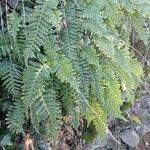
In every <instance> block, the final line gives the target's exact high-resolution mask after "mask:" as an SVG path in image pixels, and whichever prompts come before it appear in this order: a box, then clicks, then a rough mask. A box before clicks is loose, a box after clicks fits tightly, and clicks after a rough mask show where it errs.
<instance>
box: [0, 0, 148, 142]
mask: <svg viewBox="0 0 150 150" xmlns="http://www.w3.org/2000/svg"><path fill="white" fill-rule="evenodd" d="M7 7H8V6H7ZM7 7H6V5H1V10H0V13H1V33H0V77H1V78H0V82H1V100H0V107H1V109H2V110H3V112H5V113H6V114H7V115H6V122H7V128H9V129H10V131H12V132H13V133H16V134H20V133H22V134H25V132H26V131H30V132H36V133H37V134H41V135H43V137H45V136H48V137H50V138H51V139H53V140H55V139H56V138H57V136H58V132H59V130H60V129H61V125H62V124H63V121H62V120H63V119H62V118H63V117H64V116H68V117H69V118H70V120H69V121H70V123H71V125H72V126H73V128H74V129H76V130H78V127H79V125H80V121H81V119H82V118H84V119H85V120H86V121H87V126H88V125H90V126H92V127H93V126H94V128H95V129H96V131H97V133H98V134H99V135H100V136H101V137H104V136H105V134H106V133H108V132H110V131H109V130H108V127H107V117H117V118H121V119H123V118H124V117H123V116H122V111H121V110H120V106H121V105H122V104H123V102H124V101H127V102H130V101H131V102H134V99H135V98H134V97H135V90H136V88H137V87H138V86H139V83H140V77H141V75H142V67H141V65H140V63H139V62H138V61H137V60H136V58H135V57H134V51H133V49H132V46H131V41H130V35H131V32H132V31H133V30H134V31H136V33H137V34H138V37H139V38H140V40H142V41H143V42H144V44H145V45H147V43H148V36H149V35H148V30H147V28H146V19H148V17H150V1H149V0H108V1H105V0H66V1H63V0H62V1H61V0H60V1H58V0H36V1H35V0H32V1H20V2H19V3H18V4H17V5H16V7H15V9H10V10H8V8H7ZM94 132H95V131H94Z"/></svg>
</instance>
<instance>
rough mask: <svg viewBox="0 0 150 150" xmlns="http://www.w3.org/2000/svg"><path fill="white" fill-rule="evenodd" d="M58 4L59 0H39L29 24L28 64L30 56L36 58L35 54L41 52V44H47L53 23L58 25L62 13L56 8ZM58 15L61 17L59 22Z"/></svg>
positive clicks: (26, 59) (25, 52)
mask: <svg viewBox="0 0 150 150" xmlns="http://www.w3.org/2000/svg"><path fill="white" fill-rule="evenodd" d="M57 5H58V1H55V0H37V5H36V6H35V9H34V12H33V15H32V16H31V17H32V18H31V19H30V22H29V26H28V34H27V37H28V38H27V43H26V49H25V51H24V56H25V62H26V64H28V59H29V58H34V57H35V54H36V53H37V52H40V46H43V45H44V44H45V40H46V37H47V33H48V29H49V27H50V26H51V24H52V25H53V26H58V24H59V21H60V19H59V17H60V13H58V12H57V11H58V10H56V8H57ZM56 17H57V18H58V19H59V20H58V22H57V21H56Z"/></svg>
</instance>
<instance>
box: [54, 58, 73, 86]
mask: <svg viewBox="0 0 150 150" xmlns="http://www.w3.org/2000/svg"><path fill="white" fill-rule="evenodd" d="M56 76H57V77H58V78H59V79H60V80H61V81H62V82H66V83H70V85H71V86H74V83H75V75H74V70H73V68H72V66H71V63H70V61H69V59H67V58H66V57H63V58H62V59H60V62H59V69H58V71H57V72H56Z"/></svg>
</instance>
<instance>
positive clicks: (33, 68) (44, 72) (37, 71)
mask: <svg viewBox="0 0 150 150" xmlns="http://www.w3.org/2000/svg"><path fill="white" fill-rule="evenodd" d="M50 71H51V70H50V67H49V66H48V65H47V64H46V63H45V64H40V63H36V62H32V64H31V65H30V66H29V67H28V68H27V69H26V70H25V71H24V75H23V81H24V86H23V92H24V97H23V99H24V101H25V104H26V105H27V107H28V106H30V105H31V103H33V100H34V99H35V98H36V97H37V95H38V89H43V88H44V87H45V86H46V82H47V81H49V78H50Z"/></svg>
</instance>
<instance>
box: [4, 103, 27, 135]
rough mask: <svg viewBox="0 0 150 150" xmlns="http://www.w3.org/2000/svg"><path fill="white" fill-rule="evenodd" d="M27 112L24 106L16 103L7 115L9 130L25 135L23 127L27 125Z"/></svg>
mask: <svg viewBox="0 0 150 150" xmlns="http://www.w3.org/2000/svg"><path fill="white" fill-rule="evenodd" d="M24 113H25V110H24V107H23V104H22V103H21V102H15V103H14V105H13V106H11V108H10V110H9V112H8V114H7V118H6V121H7V125H8V128H9V129H10V130H11V131H12V132H15V133H16V134H18V133H24V129H23V125H24V123H25V115H24Z"/></svg>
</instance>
